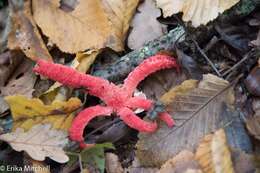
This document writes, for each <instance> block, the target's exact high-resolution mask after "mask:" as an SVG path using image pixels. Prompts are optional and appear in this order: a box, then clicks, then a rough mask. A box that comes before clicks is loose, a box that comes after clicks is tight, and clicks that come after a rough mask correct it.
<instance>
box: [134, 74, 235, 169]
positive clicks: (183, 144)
mask: <svg viewBox="0 0 260 173" xmlns="http://www.w3.org/2000/svg"><path fill="white" fill-rule="evenodd" d="M183 85H184V84H183ZM184 86H185V85H184ZM184 88H185V87H184ZM177 91H181V89H176V92H177ZM183 91H185V92H183ZM183 91H182V92H180V93H178V94H175V93H174V92H172V91H170V92H169V93H168V94H169V96H168V97H167V98H171V95H173V96H174V97H173V98H174V99H173V101H172V102H171V103H167V102H166V103H167V104H168V105H167V107H166V109H167V110H168V112H169V113H170V114H171V115H172V116H173V118H174V119H175V123H176V125H175V126H174V127H173V128H168V127H167V126H166V125H165V124H164V123H162V122H160V123H159V128H158V130H157V131H156V132H155V133H153V134H149V135H147V134H140V135H139V141H138V143H137V156H138V158H140V161H141V162H142V165H143V166H161V164H163V163H164V162H165V161H167V160H168V159H170V158H172V157H173V156H174V155H176V154H177V153H179V152H180V151H182V150H184V149H188V150H191V151H192V150H195V148H196V146H197V144H198V143H199V140H200V138H202V137H203V136H204V135H206V134H208V133H210V132H212V131H215V130H216V129H218V128H219V127H221V126H222V124H225V123H227V122H226V121H228V120H226V119H224V118H222V111H223V110H222V108H223V104H225V103H227V102H228V103H229V104H230V103H231V102H232V100H233V99H234V97H233V89H232V88H230V87H229V83H228V82H227V81H225V80H223V79H220V78H218V77H216V76H214V75H211V74H208V75H203V80H202V81H200V82H198V85H197V86H196V87H195V88H191V89H190V90H188V89H183ZM166 95H167V93H166ZM166 95H164V97H163V98H165V97H166ZM161 101H163V102H164V99H162V100H161ZM162 148H163V150H162Z"/></svg>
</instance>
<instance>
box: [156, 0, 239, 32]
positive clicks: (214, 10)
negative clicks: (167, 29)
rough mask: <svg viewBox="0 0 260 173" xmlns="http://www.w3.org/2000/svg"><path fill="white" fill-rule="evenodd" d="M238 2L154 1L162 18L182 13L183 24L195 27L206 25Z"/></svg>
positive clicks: (223, 0) (207, 0)
mask: <svg viewBox="0 0 260 173" xmlns="http://www.w3.org/2000/svg"><path fill="white" fill-rule="evenodd" d="M238 2H239V0H229V1H225V0H214V1H212V0H196V1H194V0H156V3H157V6H158V7H159V8H161V9H162V10H163V16H164V17H169V16H171V15H173V14H176V13H179V12H183V16H182V19H183V20H184V21H185V22H187V21H191V22H192V25H193V26H195V27H198V26H199V25H201V24H207V23H208V22H209V21H211V20H213V19H215V18H217V17H218V15H219V14H220V13H223V12H224V11H225V10H227V9H229V8H231V7H232V6H233V5H235V4H236V3H238Z"/></svg>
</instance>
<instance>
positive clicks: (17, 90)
mask: <svg viewBox="0 0 260 173" xmlns="http://www.w3.org/2000/svg"><path fill="white" fill-rule="evenodd" d="M33 66H34V64H33V62H32V61H31V60H30V59H23V60H22V63H21V64H20V65H19V66H18V67H16V70H15V71H14V73H13V74H12V76H11V78H10V79H9V81H8V82H7V83H6V85H5V86H3V87H0V91H1V94H2V95H3V96H8V95H16V94H20V95H25V96H27V97H29V98H31V97H32V93H33V91H34V89H33V87H34V84H35V82H36V79H37V78H36V75H35V74H34V73H33V72H32V68H33Z"/></svg>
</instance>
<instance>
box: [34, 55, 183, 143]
mask: <svg viewBox="0 0 260 173" xmlns="http://www.w3.org/2000/svg"><path fill="white" fill-rule="evenodd" d="M165 68H177V70H178V69H179V66H178V64H177V63H176V61H175V59H174V58H172V57H170V56H168V55H155V56H152V57H150V58H148V59H146V60H144V61H143V62H142V63H141V64H140V65H139V66H137V67H136V68H135V69H134V70H133V71H132V72H131V73H130V74H129V75H128V77H127V78H126V79H125V80H124V83H123V85H118V86H117V85H115V84H114V83H111V82H109V81H107V80H105V79H102V78H100V77H95V76H92V75H89V74H83V73H80V72H78V71H76V70H74V69H72V68H69V67H66V66H64V65H61V64H55V63H52V62H48V61H45V60H38V61H37V66H36V67H35V68H34V72H37V73H39V74H41V75H43V76H46V77H48V78H50V79H52V80H55V81H58V82H60V83H62V84H63V85H66V86H69V87H73V88H84V89H86V91H87V92H88V93H89V94H91V95H93V96H96V97H98V98H100V99H101V100H102V101H103V102H104V103H105V104H106V106H101V105H97V106H93V107H88V108H86V109H84V110H83V111H81V112H80V113H79V114H78V115H77V116H76V118H75V119H74V120H73V122H72V125H71V127H70V129H69V135H70V138H71V139H72V140H75V141H78V142H79V143H80V146H81V147H90V146H93V145H94V144H86V143H85V142H84V136H83V132H84V128H85V127H86V126H87V124H88V123H89V122H90V120H92V119H93V118H95V117H98V116H110V115H111V114H112V113H115V114H116V115H118V116H119V117H120V118H121V119H122V120H123V121H124V122H125V123H126V124H127V125H128V126H130V127H131V128H134V129H136V130H138V131H140V132H154V131H155V130H156V129H157V123H156V121H153V122H148V121H144V120H142V119H141V118H140V117H138V116H137V115H136V114H135V113H134V111H133V110H135V109H137V108H142V109H144V110H147V111H148V110H150V109H152V108H153V106H154V102H153V101H152V100H148V99H145V98H142V97H137V96H133V93H134V91H135V89H136V87H137V85H138V84H139V83H140V82H141V81H142V80H144V79H145V78H146V77H147V76H148V75H150V74H151V73H154V72H156V71H158V70H161V69H165ZM158 117H159V118H160V119H161V120H162V121H164V122H165V123H166V124H167V125H168V126H169V127H172V126H173V125H174V121H173V119H172V117H171V115H169V114H168V113H167V112H159V113H158Z"/></svg>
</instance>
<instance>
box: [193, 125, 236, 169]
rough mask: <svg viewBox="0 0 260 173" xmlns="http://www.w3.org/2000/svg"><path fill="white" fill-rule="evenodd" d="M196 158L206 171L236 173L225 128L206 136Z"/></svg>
mask: <svg viewBox="0 0 260 173" xmlns="http://www.w3.org/2000/svg"><path fill="white" fill-rule="evenodd" d="M195 158H196V160H197V161H198V162H199V164H200V165H201V167H202V170H203V171H204V172H207V173H222V172H225V173H234V168H233V164H232V160H231V153H230V151H229V147H228V145H227V140H226V135H225V131H224V130H223V129H220V130H218V131H216V132H215V133H214V134H210V135H207V136H205V137H204V139H203V140H202V142H201V143H200V144H199V146H198V148H197V151H196V154H195Z"/></svg>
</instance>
